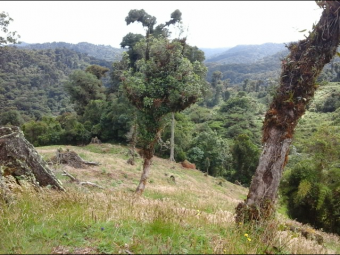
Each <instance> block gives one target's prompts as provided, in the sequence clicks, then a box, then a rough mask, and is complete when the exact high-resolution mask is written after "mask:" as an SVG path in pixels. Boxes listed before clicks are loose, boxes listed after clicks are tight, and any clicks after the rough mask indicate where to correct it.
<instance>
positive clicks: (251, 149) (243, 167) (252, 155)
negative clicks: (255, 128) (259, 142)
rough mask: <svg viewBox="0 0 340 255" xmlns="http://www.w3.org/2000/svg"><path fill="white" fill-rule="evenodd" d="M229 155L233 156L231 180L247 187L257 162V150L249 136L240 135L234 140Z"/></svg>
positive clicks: (258, 153) (258, 152)
mask: <svg viewBox="0 0 340 255" xmlns="http://www.w3.org/2000/svg"><path fill="white" fill-rule="evenodd" d="M231 154H232V156H233V169H234V173H233V174H232V176H231V180H232V181H236V180H237V181H239V182H241V183H242V184H244V185H246V186H249V184H250V182H251V177H252V176H253V175H254V173H255V170H256V167H257V162H258V160H259V156H260V151H259V149H258V148H257V146H256V145H255V144H253V143H252V142H251V140H250V138H249V136H247V135H246V134H241V135H238V136H237V137H236V138H235V139H234V144H233V146H232V147H231Z"/></svg>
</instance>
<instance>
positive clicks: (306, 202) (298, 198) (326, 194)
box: [281, 127, 340, 234]
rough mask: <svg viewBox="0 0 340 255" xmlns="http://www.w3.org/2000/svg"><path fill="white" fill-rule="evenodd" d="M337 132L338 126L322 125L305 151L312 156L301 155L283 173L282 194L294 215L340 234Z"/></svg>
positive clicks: (300, 219)
mask: <svg viewBox="0 0 340 255" xmlns="http://www.w3.org/2000/svg"><path fill="white" fill-rule="evenodd" d="M338 132H339V128H338V127H321V128H319V130H318V131H317V132H316V133H315V134H313V136H312V137H311V139H309V140H308V141H306V142H305V148H306V149H305V152H308V153H309V155H308V156H306V157H302V158H301V159H300V161H299V162H298V163H296V164H294V165H293V166H292V168H291V169H289V170H288V171H287V172H286V173H285V174H284V178H283V180H282V183H281V194H282V195H283V196H284V200H285V201H287V204H288V213H289V215H290V216H291V217H293V218H297V219H298V220H299V221H301V222H303V223H310V224H312V225H313V226H315V227H317V228H323V229H324V230H326V231H330V232H335V233H338V234H339V233H340V220H339V219H340V218H339V216H340V204H339V202H338V199H339V191H340V179H339V176H340V170H339V168H338V165H339V163H340V157H339V151H340V145H339V144H340V143H339V142H340V136H339V133H338ZM307 157H308V158H307Z"/></svg>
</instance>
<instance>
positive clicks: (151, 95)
mask: <svg viewBox="0 0 340 255" xmlns="http://www.w3.org/2000/svg"><path fill="white" fill-rule="evenodd" d="M184 46H185V40H183V42H180V41H170V40H169V39H167V38H164V37H159V38H155V37H153V36H150V37H149V38H145V39H143V40H141V41H140V42H138V43H137V44H136V46H135V49H136V50H137V51H138V52H140V53H141V55H142V56H143V58H142V59H140V60H138V61H137V62H136V71H135V72H134V70H133V68H130V69H129V70H127V71H125V72H124V73H123V75H122V76H121V80H122V85H123V88H124V91H125V93H126V95H127V98H128V99H129V100H130V102H131V103H132V104H133V105H134V106H135V107H136V108H137V110H138V111H137V116H138V117H137V123H138V130H139V131H138V142H139V144H140V146H141V147H142V149H141V155H142V157H143V159H144V164H143V173H142V176H141V180H140V183H139V185H138V187H137V190H136V192H137V193H139V194H142V193H143V191H144V189H145V185H146V181H147V179H148V175H149V170H150V166H151V160H152V157H153V155H154V148H155V144H156V143H157V141H158V140H159V137H160V134H161V132H162V129H163V127H164V123H163V120H164V117H165V116H167V115H168V114H169V113H171V112H179V111H182V110H184V109H185V108H187V107H189V106H190V105H192V104H194V103H195V102H196V101H197V100H198V99H199V97H200V96H201V84H202V80H203V79H204V77H205V74H206V67H205V66H204V65H203V64H202V63H200V62H198V61H196V62H194V63H193V64H192V63H191V62H190V61H189V60H188V59H187V58H185V57H184V56H183V47H184ZM123 57H124V58H125V61H128V59H127V58H128V56H127V55H124V56H123Z"/></svg>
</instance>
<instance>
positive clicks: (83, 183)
mask: <svg viewBox="0 0 340 255" xmlns="http://www.w3.org/2000/svg"><path fill="white" fill-rule="evenodd" d="M63 172H64V173H63V174H62V175H64V176H67V177H69V178H70V179H71V181H73V182H76V183H77V184H79V185H90V186H95V187H97V188H100V189H104V188H103V187H102V186H99V185H98V184H95V183H93V182H87V181H86V182H82V181H80V180H78V179H77V178H76V177H74V176H73V175H71V174H69V173H68V172H66V171H65V170H63Z"/></svg>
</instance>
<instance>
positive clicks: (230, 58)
mask: <svg viewBox="0 0 340 255" xmlns="http://www.w3.org/2000/svg"><path fill="white" fill-rule="evenodd" d="M285 49H286V47H285V45H284V44H283V43H264V44H261V45H237V46H235V47H233V48H230V49H227V50H226V51H224V52H220V53H219V54H217V55H215V56H212V57H206V62H207V63H208V62H210V63H212V62H215V63H219V64H241V63H246V64H250V63H254V62H256V61H258V60H260V59H262V58H264V57H267V56H270V55H274V54H276V53H278V52H280V51H283V50H285Z"/></svg>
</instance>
